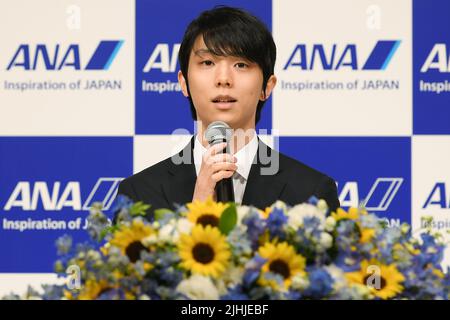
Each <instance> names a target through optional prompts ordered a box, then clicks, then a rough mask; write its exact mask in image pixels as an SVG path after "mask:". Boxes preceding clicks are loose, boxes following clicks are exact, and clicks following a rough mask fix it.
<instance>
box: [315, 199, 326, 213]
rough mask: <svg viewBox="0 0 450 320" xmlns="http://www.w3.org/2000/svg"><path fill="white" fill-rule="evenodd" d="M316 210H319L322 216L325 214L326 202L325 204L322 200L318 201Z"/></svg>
mask: <svg viewBox="0 0 450 320" xmlns="http://www.w3.org/2000/svg"><path fill="white" fill-rule="evenodd" d="M317 209H319V210H320V211H322V212H323V214H327V211H328V205H327V202H326V201H325V200H323V199H320V200H319V201H318V202H317Z"/></svg>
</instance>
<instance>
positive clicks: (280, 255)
mask: <svg viewBox="0 0 450 320" xmlns="http://www.w3.org/2000/svg"><path fill="white" fill-rule="evenodd" d="M258 253H259V254H260V255H261V257H263V258H265V259H267V262H266V263H265V264H264V265H263V266H262V269H261V271H262V272H263V274H264V273H267V272H273V273H276V274H279V275H281V276H282V277H283V279H284V282H283V284H284V287H285V288H288V287H289V286H290V285H291V283H292V278H293V277H294V276H296V275H304V274H305V263H306V259H305V258H304V257H303V256H302V255H300V254H296V252H295V249H294V247H293V246H291V245H289V244H287V243H286V242H282V243H278V244H274V243H270V242H268V243H266V244H265V245H264V246H262V247H260V248H259V250H258ZM259 283H260V284H261V285H268V286H271V287H273V288H275V289H276V288H277V287H278V286H277V284H276V283H275V282H274V281H273V280H267V279H265V278H264V276H262V277H261V278H260V280H259Z"/></svg>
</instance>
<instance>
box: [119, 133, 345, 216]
mask: <svg viewBox="0 0 450 320" xmlns="http://www.w3.org/2000/svg"><path fill="white" fill-rule="evenodd" d="M194 139H195V136H194V137H192V139H191V141H190V143H189V144H188V145H187V146H186V147H185V148H184V149H183V150H182V151H180V153H178V155H175V156H176V157H177V159H174V157H175V156H174V157H171V158H167V159H165V160H163V161H161V162H159V163H157V164H155V165H153V166H151V167H149V168H147V169H145V170H143V171H141V172H139V173H137V174H135V175H133V176H131V177H129V178H126V179H124V180H123V181H122V182H121V183H120V185H119V191H118V194H124V195H126V196H128V197H130V198H131V199H132V200H134V201H143V202H144V203H147V204H150V205H151V208H150V210H149V214H150V216H151V215H152V214H153V210H155V209H159V208H168V209H172V210H174V209H175V205H174V204H175V203H177V204H180V205H183V204H186V203H188V202H191V201H192V197H193V194H194V187H195V182H196V179H197V175H196V171H195V164H194V161H193V159H194V157H193V148H194ZM261 150H265V152H267V153H268V156H275V157H276V156H278V157H279V158H278V159H279V169H278V171H277V172H276V173H275V174H273V175H262V174H261V169H262V168H266V169H267V167H269V166H270V165H269V164H267V158H265V157H264V158H262V157H263V156H261V154H264V153H261V154H260V151H261ZM185 156H188V157H185ZM183 157H184V158H187V159H192V161H189V163H188V164H186V163H182V164H175V163H177V161H178V160H179V159H180V158H183ZM178 163H179V161H178ZM312 195H315V196H316V197H318V198H320V199H324V200H325V201H326V202H327V204H328V206H329V207H330V209H331V210H335V209H336V208H338V207H339V200H338V196H337V190H336V184H335V182H334V181H333V180H332V179H331V178H330V177H328V176H326V175H324V174H323V173H321V172H319V171H317V170H314V169H312V168H310V167H308V166H307V165H305V164H303V163H301V162H299V161H297V160H294V159H292V158H289V157H287V156H285V155H283V154H281V153H279V152H277V151H275V150H273V149H271V148H270V147H268V146H267V145H266V144H264V143H263V142H262V141H261V140H259V139H258V152H257V154H256V156H255V159H254V161H253V164H252V166H251V169H250V173H249V176H248V180H247V184H246V187H245V191H244V196H243V200H242V204H243V205H253V206H256V207H258V208H261V209H264V208H265V207H267V206H270V205H272V204H273V203H274V202H275V201H277V200H282V201H284V202H285V203H287V204H289V205H295V204H298V203H302V202H305V201H307V200H308V199H309V197H310V196H312Z"/></svg>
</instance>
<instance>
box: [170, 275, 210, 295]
mask: <svg viewBox="0 0 450 320" xmlns="http://www.w3.org/2000/svg"><path fill="white" fill-rule="evenodd" d="M176 290H177V291H178V292H180V293H182V294H184V295H186V296H187V297H188V298H189V299H192V300H218V299H219V291H218V290H217V288H216V286H215V285H214V284H213V282H212V281H211V279H210V278H209V277H205V276H201V275H197V274H194V275H192V276H191V277H190V278H188V279H185V280H183V281H181V282H180V283H179V284H178V287H177V289H176Z"/></svg>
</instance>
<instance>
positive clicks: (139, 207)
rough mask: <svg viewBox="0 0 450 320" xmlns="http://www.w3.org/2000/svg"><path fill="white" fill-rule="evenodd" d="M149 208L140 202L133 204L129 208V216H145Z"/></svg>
mask: <svg viewBox="0 0 450 320" xmlns="http://www.w3.org/2000/svg"><path fill="white" fill-rule="evenodd" d="M150 207H151V206H150V205H149V204H145V203H143V202H142V201H139V202H136V203H134V204H133V205H132V206H131V208H130V214H131V215H132V216H145V215H146V214H147V212H146V211H147V210H148V209H149V208H150Z"/></svg>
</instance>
